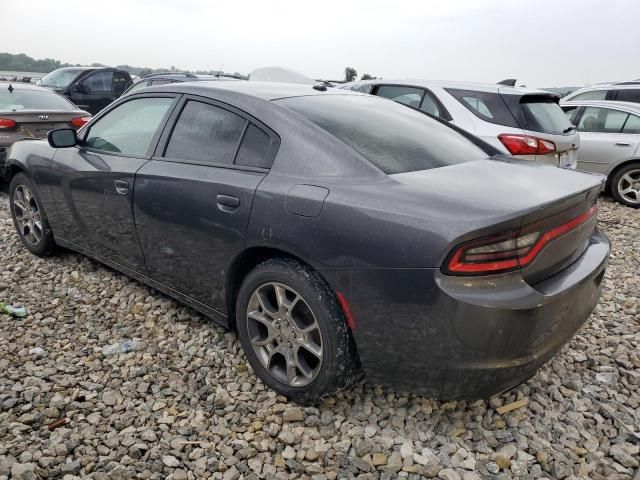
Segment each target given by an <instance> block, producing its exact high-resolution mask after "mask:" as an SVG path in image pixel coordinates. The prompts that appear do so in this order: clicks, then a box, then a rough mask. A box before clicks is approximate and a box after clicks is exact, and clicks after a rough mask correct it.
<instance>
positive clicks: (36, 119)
mask: <svg viewBox="0 0 640 480" xmlns="http://www.w3.org/2000/svg"><path fill="white" fill-rule="evenodd" d="M89 118H91V117H90V115H89V114H88V113H87V112H85V111H84V110H80V109H79V108H78V107H76V106H75V105H74V104H73V103H71V102H70V101H68V100H67V99H66V98H64V97H62V96H60V95H58V94H57V93H54V92H52V91H51V90H48V89H46V88H41V87H36V86H33V85H29V84H26V83H7V82H0V179H1V178H3V177H4V167H5V156H6V151H7V149H8V148H9V147H10V146H11V145H12V144H13V143H14V142H17V141H18V140H24V139H29V138H45V137H46V136H47V132H48V131H49V130H52V129H54V128H64V127H73V128H80V127H81V126H82V125H84V124H85V123H87V121H88V120H89Z"/></svg>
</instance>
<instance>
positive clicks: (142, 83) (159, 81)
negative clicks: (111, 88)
mask: <svg viewBox="0 0 640 480" xmlns="http://www.w3.org/2000/svg"><path fill="white" fill-rule="evenodd" d="M212 80H232V81H233V80H242V79H241V78H238V77H235V76H233V75H227V74H221V75H199V74H195V73H176V72H167V73H152V74H151V75H147V76H146V77H143V78H141V79H139V80H137V81H136V82H134V83H133V84H132V85H131V86H130V87H129V88H128V89H127V90H126V91H125V92H124V94H125V95H126V94H129V93H131V92H133V91H135V90H138V89H140V88H144V87H151V86H153V85H166V84H167V83H178V82H198V81H212Z"/></svg>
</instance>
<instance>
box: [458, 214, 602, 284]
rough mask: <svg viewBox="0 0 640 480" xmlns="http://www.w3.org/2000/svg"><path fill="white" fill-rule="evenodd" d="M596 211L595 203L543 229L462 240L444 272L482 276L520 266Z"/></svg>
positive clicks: (535, 227)
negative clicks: (467, 240) (573, 215)
mask: <svg viewBox="0 0 640 480" xmlns="http://www.w3.org/2000/svg"><path fill="white" fill-rule="evenodd" d="M597 212H598V205H597V204H596V205H594V206H592V207H591V208H590V209H589V210H587V211H586V212H584V213H582V214H580V215H578V216H577V217H575V218H573V219H571V220H569V221H568V222H565V223H562V224H560V225H556V226H553V227H548V228H547V229H545V228H544V226H542V225H541V224H535V225H530V226H527V227H523V228H522V229H520V230H513V231H509V232H504V233H501V234H498V235H492V236H489V237H483V238H480V239H478V240H472V241H470V242H466V243H463V244H462V245H460V246H459V247H457V248H456V249H454V251H453V252H452V253H451V255H449V260H448V261H447V263H446V268H445V273H447V274H451V275H485V274H492V273H503V272H508V271H511V270H517V269H519V268H524V267H526V266H527V265H529V264H530V263H531V262H533V260H534V259H535V258H536V257H537V256H538V254H539V253H540V251H541V250H542V249H543V248H544V247H545V245H547V244H548V243H549V242H551V241H552V240H554V239H556V238H558V237H561V236H562V235H565V234H566V233H568V232H570V231H572V230H575V229H576V228H578V227H580V226H581V225H583V224H584V223H586V222H588V221H589V220H591V219H592V218H593V217H594V216H595V215H596V213H597Z"/></svg>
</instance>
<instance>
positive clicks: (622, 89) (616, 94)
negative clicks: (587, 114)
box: [563, 80, 640, 103]
mask: <svg viewBox="0 0 640 480" xmlns="http://www.w3.org/2000/svg"><path fill="white" fill-rule="evenodd" d="M563 100H564V101H567V102H570V101H571V102H572V101H581V102H582V101H586V100H614V101H618V102H634V103H640V80H632V81H629V82H611V83H597V84H595V85H590V86H588V87H584V88H580V89H578V90H576V91H575V92H573V93H570V94H569V95H567V96H566V97H564V98H563Z"/></svg>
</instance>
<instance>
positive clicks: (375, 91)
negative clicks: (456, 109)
mask: <svg viewBox="0 0 640 480" xmlns="http://www.w3.org/2000/svg"><path fill="white" fill-rule="evenodd" d="M380 87H401V88H415V89H416V90H422V91H423V95H422V99H421V100H420V107H422V104H423V103H424V97H425V95H431V98H433V100H434V103H435V104H436V105H437V106H438V108H439V109H440V113H441V114H442V116H440V115H435V116H437V117H438V118H442V119H443V120H447V121H449V122H450V121H451V120H453V117H452V116H451V114H450V113H449V110H447V108H446V107H445V106H444V104H443V103H442V102H441V101H440V99H439V98H438V96H437V95H436V94H435V93H433V92H432V91H431V90H430V89H428V88H427V87H423V86H420V85H410V84H408V83H376V84H375V86H374V87H373V88H372V89H371V91H370V92H369V94H370V95H375V96H376V97H378V96H379V95H378V90H379V89H380ZM381 98H386V97H381ZM389 100H391V99H389ZM394 101H395V100H394ZM397 103H402V102H397ZM402 105H404V106H406V107H411V105H407V104H406V103H402ZM420 107H412V108H418V109H419V110H420ZM425 113H429V112H425Z"/></svg>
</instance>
